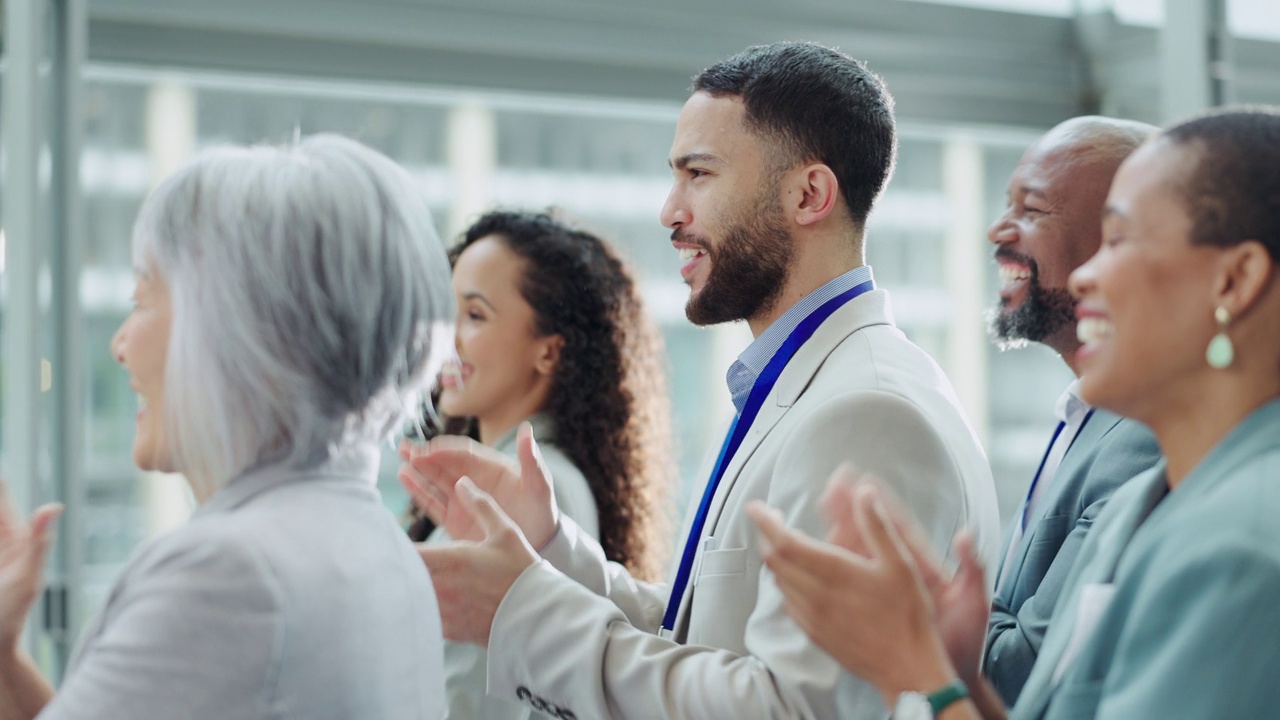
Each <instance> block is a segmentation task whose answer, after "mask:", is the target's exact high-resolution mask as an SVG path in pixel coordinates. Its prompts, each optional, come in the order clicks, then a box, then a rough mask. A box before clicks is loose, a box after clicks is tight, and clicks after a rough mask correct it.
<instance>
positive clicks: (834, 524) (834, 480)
mask: <svg viewBox="0 0 1280 720" xmlns="http://www.w3.org/2000/svg"><path fill="white" fill-rule="evenodd" d="M855 477H856V476H855V474H854V473H853V471H852V468H851V467H850V466H848V465H841V466H840V467H838V468H836V471H835V472H834V473H832V474H831V478H830V479H829V480H828V481H827V489H826V491H825V492H824V493H823V494H822V500H821V501H820V503H821V506H822V514H823V517H824V518H825V519H826V521H827V526H828V527H829V528H830V531H829V532H828V533H827V541H828V542H830V543H833V544H835V545H839V546H840V547H842V548H844V549H846V550H850V551H852V552H856V553H864V551H865V548H863V547H862V538H861V537H859V535H858V531H857V526H856V523H855V522H854V518H853V488H854V487H855V486H856V481H855V480H854V478H855Z"/></svg>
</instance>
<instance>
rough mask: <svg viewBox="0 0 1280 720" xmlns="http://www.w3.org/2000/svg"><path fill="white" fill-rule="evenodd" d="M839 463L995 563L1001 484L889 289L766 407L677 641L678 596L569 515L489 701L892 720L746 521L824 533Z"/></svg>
mask: <svg viewBox="0 0 1280 720" xmlns="http://www.w3.org/2000/svg"><path fill="white" fill-rule="evenodd" d="M842 462H851V463H855V464H856V465H858V466H859V467H861V468H864V469H866V470H869V471H873V472H875V473H876V474H877V475H879V476H880V477H881V478H883V479H884V480H885V481H886V482H887V483H888V484H889V485H890V486H892V487H893V489H894V490H895V491H896V492H897V493H898V494H899V495H900V496H901V497H902V499H903V500H904V501H905V502H906V503H907V504H908V505H909V506H910V508H911V509H912V510H913V511H914V512H915V514H916V515H917V517H918V518H919V520H920V521H921V523H922V524H923V526H924V527H925V528H926V529H927V532H928V533H929V537H930V538H931V540H932V542H933V544H934V545H935V547H937V548H938V549H939V550H942V549H944V548H946V547H948V546H949V544H950V540H951V537H952V535H953V534H954V533H955V532H956V530H958V529H959V528H960V527H961V526H963V525H970V526H973V527H975V528H976V529H977V531H978V533H979V542H980V548H982V551H983V552H984V554H985V555H986V557H987V558H989V559H994V557H995V552H996V549H997V543H998V533H999V521H998V518H997V511H996V499H995V489H994V486H993V483H992V480H991V471H990V467H989V466H988V464H987V459H986V457H985V455H984V454H983V452H982V448H981V447H980V445H979V443H978V439H977V437H976V436H975V435H974V433H973V431H972V429H971V428H970V427H969V424H968V423H967V422H966V421H965V419H964V416H963V413H962V412H961V410H960V407H959V404H958V402H957V400H956V397H955V395H954V393H953V392H952V389H951V386H950V384H949V383H948V382H947V379H946V377H944V376H943V374H942V372H941V370H940V369H939V368H938V366H937V364H935V363H934V362H933V360H932V359H930V358H929V357H928V355H926V354H925V353H924V352H923V351H922V350H920V349H919V348H917V347H916V346H915V345H912V344H911V343H910V342H909V341H908V340H907V339H906V338H905V337H904V336H903V334H902V333H901V332H900V331H898V330H897V329H896V328H895V327H894V326H893V323H892V320H891V317H890V312H889V307H888V295H887V293H885V292H884V291H880V290H877V291H873V292H870V293H867V294H865V295H862V296H860V297H858V298H857V299H855V300H853V301H851V302H850V303H849V304H847V305H845V306H844V307H842V308H840V309H839V310H837V311H836V312H835V313H834V314H833V315H832V316H831V317H830V318H828V319H827V320H826V321H825V322H824V323H823V324H822V326H821V327H820V328H818V330H817V332H816V333H814V335H813V337H811V338H810V339H809V341H808V342H807V343H805V345H804V346H803V347H802V348H801V349H800V350H799V351H798V352H797V353H796V355H795V357H793V358H792V360H791V362H790V363H789V364H788V365H787V367H786V369H785V370H784V371H783V373H782V375H781V376H780V377H779V379H778V382H777V384H776V385H775V386H774V389H773V392H772V393H771V395H770V396H769V397H768V398H766V400H765V403H764V407H762V408H761V411H760V414H759V415H758V416H757V419H756V421H755V423H754V424H753V426H752V428H751V430H750V432H749V433H748V434H747V436H746V438H745V439H744V441H743V443H742V446H741V448H740V449H739V450H738V453H737V454H736V455H735V456H734V458H733V460H732V462H731V463H730V464H729V467H728V468H727V470H726V472H725V476H724V479H723V480H722V481H721V484H720V487H719V488H718V490H717V492H716V496H715V498H714V500H713V502H712V505H711V508H710V514H709V516H708V521H707V524H706V526H705V529H704V531H703V534H702V537H701V538H699V556H698V558H697V562H696V563H695V569H694V573H693V577H694V579H693V581H692V582H691V583H690V586H689V589H688V590H687V591H686V593H685V596H684V599H683V602H682V605H681V608H680V614H679V617H678V619H677V623H676V628H675V634H674V638H673V639H665V638H662V637H659V636H658V635H657V634H656V633H657V631H658V628H659V624H660V622H661V620H662V613H663V609H664V606H665V604H666V600H667V589H666V587H665V586H654V585H646V584H642V583H639V582H636V581H634V580H632V579H631V578H630V577H629V576H628V575H627V574H626V571H625V570H624V569H623V568H621V567H620V566H617V565H614V564H610V563H606V562H605V561H604V558H603V555H602V553H601V551H600V547H599V545H598V544H596V543H595V542H594V541H592V540H591V538H590V537H589V536H587V535H586V534H585V533H583V532H581V531H580V530H579V528H578V527H577V526H575V525H574V524H573V522H572V521H568V520H566V521H564V523H563V525H562V528H561V532H560V533H559V535H557V537H556V538H555V539H554V541H553V542H552V543H551V544H550V545H549V546H548V547H547V548H546V550H545V551H544V553H543V559H544V561H543V562H540V563H537V564H535V565H533V566H531V567H530V568H529V569H528V570H527V571H525V572H524V573H523V574H522V575H521V576H520V577H519V579H518V580H517V581H516V583H515V584H514V585H513V586H512V588H511V590H510V591H509V592H508V593H507V595H506V597H505V598H504V599H503V601H502V603H501V605H500V606H499V608H498V612H497V615H496V616H495V618H494V622H493V627H492V630H491V632H490V636H489V693H490V694H493V695H498V696H501V697H510V698H515V699H517V700H520V701H522V702H525V703H527V704H529V705H530V706H531V707H535V708H538V709H539V710H542V711H543V712H547V713H548V714H550V715H552V716H558V717H562V718H582V719H584V720H585V719H586V718H605V717H615V718H637V719H639V718H645V719H649V718H772V717H787V718H794V717H799V718H837V717H838V718H845V719H846V720H850V719H856V718H872V717H874V718H883V717H884V716H885V714H886V713H887V709H886V708H885V707H884V705H883V703H882V702H881V699H880V696H879V693H878V692H877V691H876V690H875V689H874V688H872V687H871V686H869V685H867V684H866V683H865V682H863V681H861V680H859V679H857V678H855V677H853V676H852V675H850V674H849V673H847V672H844V671H843V670H842V669H841V668H840V667H839V665H837V664H836V662H835V661H834V660H832V659H831V657H829V656H828V655H827V654H826V653H824V652H822V651H821V650H820V649H818V648H817V646H815V645H813V644H812V643H811V642H810V641H809V640H808V639H807V637H806V636H805V634H804V633H803V632H802V631H801V630H800V629H799V627H797V626H796V625H795V623H793V622H792V621H791V620H790V619H789V618H788V617H787V615H786V613H785V612H784V611H783V598H782V595H781V594H780V593H779V592H778V590H777V587H776V586H775V584H774V581H773V578H772V577H771V576H770V573H769V572H768V571H766V570H764V569H763V566H762V563H761V559H760V547H759V539H758V536H757V533H756V531H755V529H754V527H753V525H752V524H751V522H750V520H749V519H748V517H747V516H746V514H745V513H744V512H743V508H744V506H745V505H746V504H747V502H749V501H751V500H756V499H759V500H764V501H765V502H766V503H768V504H769V505H770V506H772V507H774V508H777V509H778V510H780V511H781V512H782V513H783V514H784V515H785V518H786V522H787V524H788V525H790V526H792V527H797V528H800V529H802V530H804V531H805V532H807V533H809V534H811V535H817V536H821V535H822V534H824V533H825V527H824V523H823V521H822V520H821V517H820V511H819V509H818V499H819V497H820V496H821V494H822V492H823V489H824V487H825V486H826V482H827V478H828V476H829V475H830V474H831V472H832V470H834V469H835V468H836V466H837V465H839V464H840V463H842ZM686 534H687V528H686Z"/></svg>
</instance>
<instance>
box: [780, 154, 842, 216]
mask: <svg viewBox="0 0 1280 720" xmlns="http://www.w3.org/2000/svg"><path fill="white" fill-rule="evenodd" d="M792 178H793V180H792V182H791V183H790V187H789V188H788V189H787V191H788V192H789V193H793V197H791V198H788V200H790V207H788V210H791V211H792V212H794V217H795V221H796V223H797V224H799V225H812V224H814V223H817V222H820V221H821V220H823V219H824V218H826V217H827V216H828V215H830V214H831V212H832V211H833V210H835V208H836V206H837V205H839V204H840V198H841V196H840V181H839V180H837V179H836V174H835V173H834V172H832V170H831V168H829V167H827V166H826V165H825V164H824V163H812V164H810V165H806V166H804V167H802V168H799V169H798V170H796V171H795V174H794V175H792Z"/></svg>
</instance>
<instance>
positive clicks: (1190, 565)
mask: <svg viewBox="0 0 1280 720" xmlns="http://www.w3.org/2000/svg"><path fill="white" fill-rule="evenodd" d="M1278 517H1280V400H1276V401H1272V402H1271V403H1269V404H1267V405H1265V406H1263V407H1262V408H1260V409H1259V410H1257V411H1255V412H1254V413H1253V414H1252V415H1251V416H1249V417H1248V418H1246V419H1245V420H1244V421H1243V422H1242V423H1241V424H1240V425H1238V426H1237V427H1236V428H1235V430H1233V431H1232V432H1231V433H1230V434H1229V435H1228V436H1227V437H1226V438H1225V439H1224V440H1223V441H1222V442H1220V443H1219V444H1218V446H1217V447H1216V448H1214V449H1213V451H1212V452H1210V453H1209V455H1208V456H1207V457H1205V459H1204V460H1202V461H1201V462H1200V464H1199V465H1198V466H1197V467H1196V468H1195V469H1194V470H1193V471H1192V472H1191V473H1190V474H1189V475H1188V476H1187V477H1186V478H1185V479H1184V480H1183V481H1182V484H1180V485H1179V486H1178V488H1177V489H1176V490H1174V491H1173V492H1169V489H1168V482H1167V480H1166V476H1165V469H1164V463H1161V464H1160V465H1158V466H1157V467H1156V468H1155V469H1153V470H1151V471H1150V472H1148V473H1145V474H1143V475H1141V476H1139V477H1137V478H1134V479H1133V480H1132V481H1131V482H1129V483H1127V484H1126V485H1125V486H1124V487H1122V488H1120V490H1118V491H1116V494H1115V495H1114V496H1113V497H1112V498H1111V502H1110V503H1109V504H1108V505H1107V508H1106V510H1104V511H1103V513H1102V515H1101V516H1100V517H1099V518H1098V520H1097V522H1096V523H1095V525H1094V528H1093V531H1092V532H1091V533H1090V534H1089V537H1088V539H1087V540H1085V544H1084V547H1083V548H1082V549H1081V551H1080V558H1079V560H1077V562H1076V567H1075V569H1074V570H1073V571H1072V574H1071V578H1070V579H1069V580H1068V581H1067V587H1066V590H1065V592H1064V593H1063V596H1062V598H1063V599H1062V602H1061V603H1059V607H1058V611H1057V613H1056V614H1055V615H1054V619H1053V623H1052V625H1051V626H1050V627H1049V633H1048V635H1047V636H1046V637H1045V640H1044V646H1043V647H1042V648H1041V652H1040V657H1039V659H1038V661H1037V662H1036V666H1035V668H1034V669H1033V670H1032V673H1031V677H1030V678H1028V679H1027V684H1026V687H1024V688H1023V691H1022V697H1021V698H1020V699H1019V701H1018V704H1017V705H1016V706H1015V707H1014V710H1013V714H1012V717H1013V718H1014V719H1015V720H1027V719H1029V718H1052V719H1054V720H1066V719H1068V718H1107V719H1112V718H1114V719H1115V720H1121V719H1123V720H1131V719H1132V718H1273V717H1277V716H1278V715H1280V710H1278V709H1277V708H1278V707H1280V701H1278V700H1277V695H1276V681H1277V678H1280V650H1278V648H1280V522H1277V521H1276V518H1278ZM1107 598H1109V601H1106V599H1107ZM1100 599H1101V601H1100ZM1082 608H1084V609H1085V612H1083V613H1082ZM1089 610H1092V611H1096V617H1097V621H1096V624H1095V625H1094V627H1093V629H1092V632H1089V629H1090V628H1089V627H1086V626H1085V625H1084V624H1082V623H1081V620H1082V619H1083V618H1084V617H1085V616H1087V615H1088V614H1090V613H1089V612H1088V611H1089ZM1073 645H1076V647H1078V648H1079V650H1078V653H1076V654H1075V655H1074V660H1073V661H1071V662H1069V663H1067V664H1065V665H1064V668H1063V671H1064V674H1062V676H1061V678H1060V679H1055V671H1056V670H1058V668H1059V666H1060V665H1063V663H1064V658H1069V657H1071V652H1070V648H1071V647H1072V646H1073Z"/></svg>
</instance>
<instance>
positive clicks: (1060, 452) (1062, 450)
mask: <svg viewBox="0 0 1280 720" xmlns="http://www.w3.org/2000/svg"><path fill="white" fill-rule="evenodd" d="M1091 409H1092V408H1090V407H1089V406H1088V405H1087V404H1085V402H1084V400H1082V399H1081V398H1080V380H1079V379H1078V378H1077V379H1076V380H1074V381H1072V383H1071V384H1070V385H1068V386H1067V389H1066V390H1064V391H1063V393H1062V396H1061V397H1059V398H1058V404H1057V405H1055V406H1054V409H1053V413H1054V415H1056V416H1057V418H1058V421H1059V422H1060V423H1061V424H1062V432H1059V433H1058V435H1057V437H1055V438H1054V439H1053V444H1051V445H1050V446H1049V449H1048V451H1047V452H1046V454H1045V457H1044V465H1043V466H1042V467H1041V468H1040V474H1039V475H1038V476H1037V477H1035V478H1032V481H1031V488H1030V489H1029V490H1028V493H1027V498H1026V500H1023V501H1022V506H1021V507H1020V508H1019V509H1018V514H1017V515H1015V516H1014V521H1013V537H1012V539H1010V540H1009V549H1008V550H1007V551H1006V553H1005V556H1004V564H1003V565H1001V567H1000V577H999V578H997V579H996V587H999V586H1000V583H1003V582H1004V581H1005V578H1006V577H1008V574H1007V573H1006V572H1005V571H1006V570H1007V569H1008V568H1009V565H1010V564H1012V562H1013V558H1014V556H1015V553H1016V552H1017V549H1018V545H1019V544H1020V543H1021V542H1022V533H1023V532H1024V530H1025V529H1026V525H1027V524H1028V522H1029V521H1030V519H1031V518H1032V517H1034V516H1035V511H1036V505H1037V503H1038V502H1039V501H1040V498H1042V497H1044V496H1045V494H1046V493H1047V492H1048V491H1049V486H1050V485H1052V484H1053V478H1054V476H1055V475H1057V473H1058V467H1059V466H1060V465H1062V458H1063V457H1064V456H1065V455H1066V454H1067V448H1069V447H1071V443H1072V442H1073V441H1074V440H1075V439H1076V435H1077V434H1078V433H1079V432H1080V428H1081V427H1083V426H1084V419H1085V418H1086V417H1088V415H1089V411H1090V410H1091Z"/></svg>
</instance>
